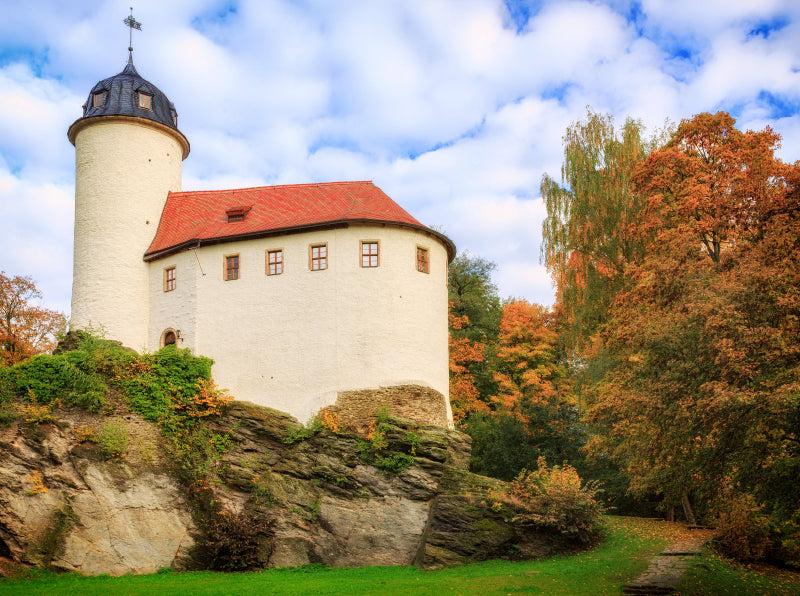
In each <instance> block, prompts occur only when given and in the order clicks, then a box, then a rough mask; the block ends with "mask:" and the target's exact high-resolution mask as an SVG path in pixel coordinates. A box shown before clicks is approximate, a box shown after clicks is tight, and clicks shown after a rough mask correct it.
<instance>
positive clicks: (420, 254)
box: [417, 246, 431, 273]
mask: <svg viewBox="0 0 800 596" xmlns="http://www.w3.org/2000/svg"><path fill="white" fill-rule="evenodd" d="M417 271H419V272H420V273H430V272H431V262H430V257H429V256H428V249H427V248H422V247H421V246H418V247H417Z"/></svg>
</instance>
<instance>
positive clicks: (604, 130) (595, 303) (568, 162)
mask: <svg viewBox="0 0 800 596" xmlns="http://www.w3.org/2000/svg"><path fill="white" fill-rule="evenodd" d="M642 134H643V132H642V124H641V122H639V121H637V120H632V119H630V118H629V119H627V120H626V121H625V123H624V124H623V126H622V128H621V129H620V130H617V129H616V128H615V127H614V121H613V118H612V117H611V116H607V115H602V114H598V113H596V112H593V111H592V110H591V109H588V110H587V115H586V119H585V120H583V121H579V122H574V123H573V124H571V125H570V126H569V127H568V128H567V131H566V133H565V135H564V139H563V141H564V161H563V164H562V166H561V184H559V183H558V182H556V180H554V179H553V178H552V177H551V176H549V175H548V174H544V176H543V177H542V183H541V188H540V189H541V193H542V197H543V198H544V202H545V205H546V207H547V216H546V218H545V220H544V223H543V224H542V260H543V262H544V264H545V265H546V266H547V269H548V271H549V272H550V275H551V276H552V278H553V280H554V282H555V285H556V289H557V300H558V302H559V306H560V307H561V308H562V309H563V311H564V314H565V315H566V317H567V320H568V322H569V325H568V328H567V331H568V339H569V341H570V343H571V344H572V345H581V344H583V343H584V342H585V341H586V339H587V338H589V337H590V336H592V335H593V334H594V333H595V331H596V330H597V329H598V328H599V326H600V325H601V324H602V323H603V322H604V321H605V320H606V314H607V312H608V309H609V307H610V306H611V303H612V301H613V299H614V296H615V295H616V293H617V291H618V290H619V289H620V287H621V285H622V281H623V279H624V274H625V268H626V266H627V265H628V264H629V263H630V262H632V261H633V260H634V258H635V257H636V256H638V255H639V254H641V243H640V239H639V237H638V236H637V234H636V233H635V224H636V222H637V221H638V217H639V213H640V211H641V208H642V201H641V199H640V196H639V194H638V193H636V192H634V189H633V183H632V181H633V174H634V171H635V170H636V167H637V166H638V165H639V164H640V163H641V162H642V161H643V160H644V158H645V157H646V156H647V154H648V152H649V151H650V150H651V149H652V148H653V147H654V146H656V145H658V144H659V143H660V139H661V136H663V133H662V135H661V136H658V135H657V136H655V137H653V139H651V140H649V141H647V140H645V139H643V138H642Z"/></svg>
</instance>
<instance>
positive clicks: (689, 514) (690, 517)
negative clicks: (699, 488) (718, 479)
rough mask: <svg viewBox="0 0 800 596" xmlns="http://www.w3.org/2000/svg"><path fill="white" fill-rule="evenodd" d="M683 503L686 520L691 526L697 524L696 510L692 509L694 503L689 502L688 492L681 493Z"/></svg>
mask: <svg viewBox="0 0 800 596" xmlns="http://www.w3.org/2000/svg"><path fill="white" fill-rule="evenodd" d="M681 505H683V515H684V516H685V517H686V521H687V522H688V523H689V525H691V526H696V525H697V520H696V519H695V518H694V511H692V504H691V503H690V502H689V495H688V494H687V493H685V492H684V493H683V495H681Z"/></svg>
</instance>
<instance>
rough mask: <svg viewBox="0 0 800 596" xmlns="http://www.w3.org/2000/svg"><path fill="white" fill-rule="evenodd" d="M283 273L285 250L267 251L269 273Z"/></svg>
mask: <svg viewBox="0 0 800 596" xmlns="http://www.w3.org/2000/svg"><path fill="white" fill-rule="evenodd" d="M281 273H283V251H282V250H268V251H267V275H280V274H281Z"/></svg>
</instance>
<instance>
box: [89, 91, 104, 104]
mask: <svg viewBox="0 0 800 596" xmlns="http://www.w3.org/2000/svg"><path fill="white" fill-rule="evenodd" d="M104 105H106V92H105V91H101V92H100V93H95V94H94V95H92V107H93V108H100V107H102V106H104Z"/></svg>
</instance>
